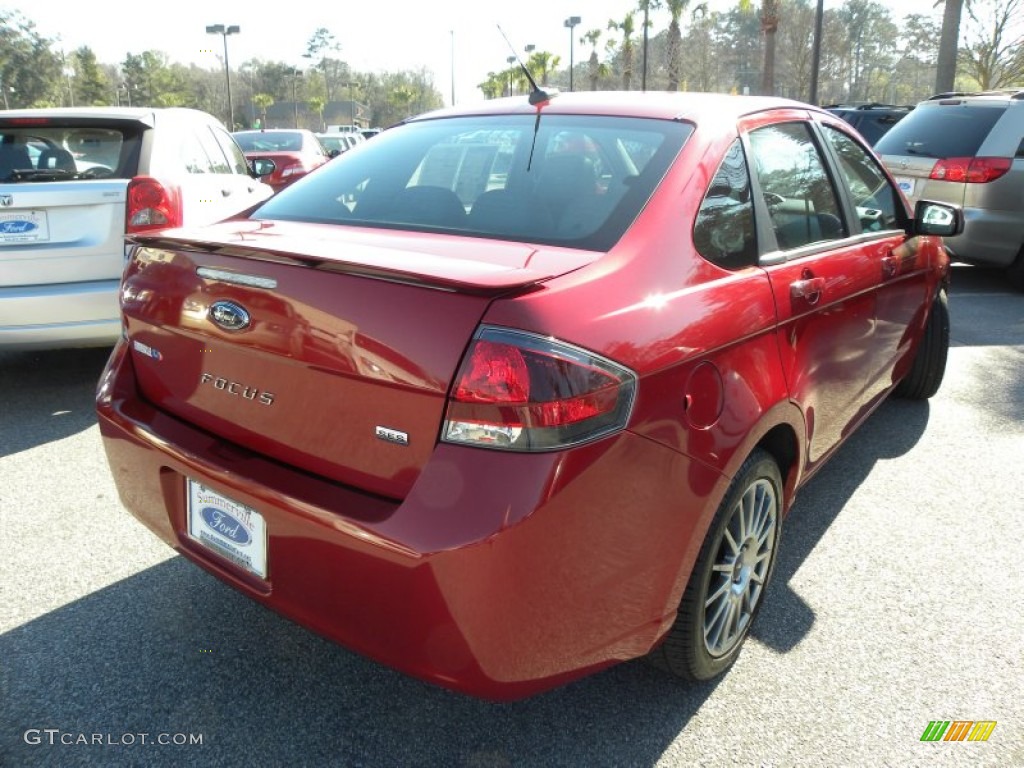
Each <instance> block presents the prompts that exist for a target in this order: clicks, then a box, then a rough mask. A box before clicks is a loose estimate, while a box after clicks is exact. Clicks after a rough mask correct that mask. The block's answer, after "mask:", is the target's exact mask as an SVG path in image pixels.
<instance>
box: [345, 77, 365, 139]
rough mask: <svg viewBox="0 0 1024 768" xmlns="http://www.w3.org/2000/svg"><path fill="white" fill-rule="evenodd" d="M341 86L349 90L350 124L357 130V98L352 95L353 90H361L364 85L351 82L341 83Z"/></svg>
mask: <svg viewBox="0 0 1024 768" xmlns="http://www.w3.org/2000/svg"><path fill="white" fill-rule="evenodd" d="M341 86H342V87H344V88H348V122H349V124H350V125H351V126H352V127H353V128H355V127H356V102H355V97H354V96H353V95H352V89H353V88H361V87H362V83H359V82H356V81H353V80H349V81H348V82H347V83H341Z"/></svg>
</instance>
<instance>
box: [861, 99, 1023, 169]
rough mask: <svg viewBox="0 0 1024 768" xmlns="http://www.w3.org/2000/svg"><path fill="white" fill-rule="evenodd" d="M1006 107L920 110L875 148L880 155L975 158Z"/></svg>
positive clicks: (956, 106)
mask: <svg viewBox="0 0 1024 768" xmlns="http://www.w3.org/2000/svg"><path fill="white" fill-rule="evenodd" d="M1005 111H1006V107H1005V106H1004V105H1001V104H994V105H992V106H987V105H986V106H981V105H974V106H970V107H963V106H960V105H959V104H950V105H937V106H934V107H918V108H917V109H915V110H914V111H913V112H911V113H910V114H909V115H907V116H906V117H905V118H903V119H902V120H900V121H899V122H898V123H896V125H894V126H893V127H892V130H890V131H889V132H888V133H886V134H885V135H884V136H883V137H882V138H881V139H879V140H878V143H877V144H876V145H875V151H876V152H878V154H880V155H919V156H921V157H939V158H947V157H973V156H974V155H976V154H977V153H978V148H979V147H980V146H981V143H982V142H983V141H984V140H985V137H986V136H988V132H989V131H990V130H992V126H993V125H995V124H996V122H997V121H998V120H999V118H1000V117H1002V115H1003V112H1005Z"/></svg>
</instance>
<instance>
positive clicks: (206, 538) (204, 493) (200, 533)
mask: <svg viewBox="0 0 1024 768" xmlns="http://www.w3.org/2000/svg"><path fill="white" fill-rule="evenodd" d="M185 498H186V507H187V509H186V520H187V525H186V528H187V532H188V536H189V538H190V539H192V541H194V542H196V543H197V544H199V545H200V546H201V547H203V549H204V550H206V551H209V552H212V553H214V554H215V555H218V556H219V557H222V558H224V559H226V560H228V561H229V562H231V563H233V564H234V565H236V566H237V567H239V568H241V569H242V570H244V571H245V572H246V573H249V574H251V575H253V576H256V577H257V578H259V579H262V580H264V581H266V579H267V575H268V574H267V523H266V520H265V519H264V518H263V515H261V514H260V513H259V512H257V511H256V510H255V509H253V508H252V507H250V506H247V505H245V504H242V503H241V502H240V501H235V500H234V499H232V498H229V497H227V496H225V495H224V494H222V493H220V492H219V491H215V490H214V489H213V488H210V487H209V486H208V485H204V484H203V483H200V482H198V481H196V480H193V479H192V478H186V494H185Z"/></svg>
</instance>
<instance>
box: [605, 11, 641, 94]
mask: <svg viewBox="0 0 1024 768" xmlns="http://www.w3.org/2000/svg"><path fill="white" fill-rule="evenodd" d="M608 29H610V30H612V31H613V32H614V31H618V32H621V33H622V45H621V46H620V48H619V56H620V58H621V65H622V90H624V91H628V90H629V86H630V83H631V82H632V80H633V32H634V30H635V27H634V25H633V11H630V12H629V13H627V14H626V16H625V18H623V19H622V21H621V22H616V21H615V20H614V19H609V20H608Z"/></svg>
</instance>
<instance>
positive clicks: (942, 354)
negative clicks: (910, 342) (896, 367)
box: [893, 290, 949, 400]
mask: <svg viewBox="0 0 1024 768" xmlns="http://www.w3.org/2000/svg"><path fill="white" fill-rule="evenodd" d="M948 354H949V301H948V299H947V298H946V292H945V291H944V290H942V291H939V294H938V295H937V296H936V297H935V301H933V302H932V312H931V315H929V317H928V324H927V325H926V326H925V329H924V337H923V338H922V339H921V345H920V346H919V347H918V348H917V353H916V354H915V356H914V363H913V365H912V366H911V367H910V372H909V373H908V374H907V375H906V377H905V378H904V379H903V380H902V381H901V382H900V383H899V384H897V385H896V389H895V390H893V394H895V395H896V397H905V398H907V399H910V400H927V399H928V398H929V397H931V396H932V395H934V394H935V393H936V392H938V391H939V385H940V384H942V377H943V375H945V373H946V357H947V356H948Z"/></svg>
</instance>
